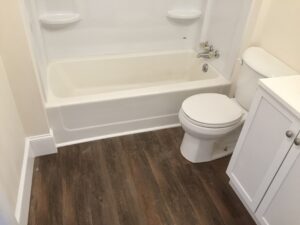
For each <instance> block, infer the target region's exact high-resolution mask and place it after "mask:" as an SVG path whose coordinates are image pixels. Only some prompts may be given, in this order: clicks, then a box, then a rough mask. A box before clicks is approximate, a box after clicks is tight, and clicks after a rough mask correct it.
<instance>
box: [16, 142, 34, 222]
mask: <svg viewBox="0 0 300 225" xmlns="http://www.w3.org/2000/svg"><path fill="white" fill-rule="evenodd" d="M33 164H34V157H33V155H32V149H31V144H30V140H29V138H26V140H25V151H24V157H23V165H22V171H21V178H20V184H19V192H18V198H17V205H16V210H15V217H16V220H17V222H18V224H20V225H27V221H28V213H29V205H30V195H31V183H32V175H33Z"/></svg>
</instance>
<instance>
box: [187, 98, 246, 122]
mask: <svg viewBox="0 0 300 225" xmlns="http://www.w3.org/2000/svg"><path fill="white" fill-rule="evenodd" d="M181 108H182V111H183V112H184V114H185V115H186V116H187V117H188V119H189V120H190V122H192V123H193V124H195V125H197V126H201V127H207V128H224V127H231V126H234V125H235V124H237V123H239V122H240V121H241V119H242V117H243V110H242V109H241V107H239V106H238V105H237V104H236V103H235V102H233V101H232V99H230V98H228V97H227V96H226V95H222V94H216V93H208V94H198V95H194V96H191V97H189V98H187V99H186V100H185V101H184V102H183V104H182V107H181Z"/></svg>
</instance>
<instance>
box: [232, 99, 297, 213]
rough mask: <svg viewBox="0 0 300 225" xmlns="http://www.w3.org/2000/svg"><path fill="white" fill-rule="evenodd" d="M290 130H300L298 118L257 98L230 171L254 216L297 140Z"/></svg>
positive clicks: (270, 101)
mask: <svg viewBox="0 0 300 225" xmlns="http://www.w3.org/2000/svg"><path fill="white" fill-rule="evenodd" d="M288 130H290V131H293V132H294V133H295V131H296V130H297V129H296V125H295V120H294V117H293V116H291V115H290V114H289V113H287V112H286V111H285V110H281V109H280V107H278V105H277V104H276V102H274V101H273V100H272V99H271V98H268V97H266V96H262V95H257V97H256V105H254V107H253V108H251V111H250V113H249V116H248V118H247V121H246V124H245V127H244V128H243V131H242V133H241V136H240V138H239V141H238V143H237V146H236V149H235V151H234V155H233V158H232V160H231V162H230V165H229V168H228V171H227V172H228V173H229V176H230V179H231V183H232V185H234V186H235V189H237V191H238V192H239V194H240V195H241V196H242V198H243V200H244V201H245V202H246V204H247V205H248V206H249V208H250V209H251V210H252V211H253V212H254V211H255V210H256V209H257V207H258V204H259V203H260V201H261V199H262V198H263V196H264V194H265V192H266V190H267V189H268V187H269V185H270V183H271V181H272V179H273V178H274V176H275V174H276V172H277V171H278V169H279V167H280V165H281V163H282V161H283V160H284V158H285V156H286V154H287V153H288V151H289V149H290V147H291V145H292V143H293V138H294V137H293V138H288V137H287V136H286V135H285V133H286V131H288Z"/></svg>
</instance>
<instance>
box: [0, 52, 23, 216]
mask: <svg viewBox="0 0 300 225" xmlns="http://www.w3.org/2000/svg"><path fill="white" fill-rule="evenodd" d="M0 54H1V52H0ZM0 124H1V126H0V186H1V188H0V189H1V190H0V191H2V192H4V193H5V196H6V198H7V201H8V204H9V207H10V209H11V210H14V209H15V206H16V201H17V194H18V188H19V181H20V174H21V166H22V160H23V152H24V146H25V132H24V130H23V125H22V123H21V120H20V118H19V115H18V112H17V108H16V105H15V102H14V99H13V94H12V92H11V89H10V87H9V82H8V79H7V74H6V71H5V69H4V66H3V63H2V59H1V56H0Z"/></svg>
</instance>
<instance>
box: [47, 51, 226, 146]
mask: <svg viewBox="0 0 300 225" xmlns="http://www.w3.org/2000/svg"><path fill="white" fill-rule="evenodd" d="M203 63H204V62H203V61H201V60H200V59H197V58H196V57H195V53H194V52H187V51H185V52H182V51H181V52H164V53H155V54H154V53H151V54H135V55H121V56H113V57H111V56H110V57H101V58H90V59H81V60H64V61H60V62H56V63H52V64H51V65H50V66H49V68H48V90H47V91H48V96H47V98H48V99H47V112H48V115H49V121H50V125H51V128H52V130H53V133H54V136H55V139H56V142H57V144H58V146H63V145H68V144H74V143H79V142H83V141H89V140H95V139H101V138H106V137H112V136H117V135H124V134H129V133H136V132H142V131H148V130H154V129H161V128H166V127H173V126H178V125H179V122H178V118H177V114H178V111H179V109H180V106H181V103H182V101H183V100H184V99H185V98H187V97H188V96H191V95H193V94H196V93H203V92H217V93H227V91H228V87H229V85H230V83H229V82H228V81H227V80H226V79H224V78H223V77H222V75H220V74H219V73H218V72H217V71H216V70H215V69H214V68H212V67H210V68H209V70H208V72H207V73H204V72H202V65H203ZM199 107H201V106H199Z"/></svg>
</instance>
